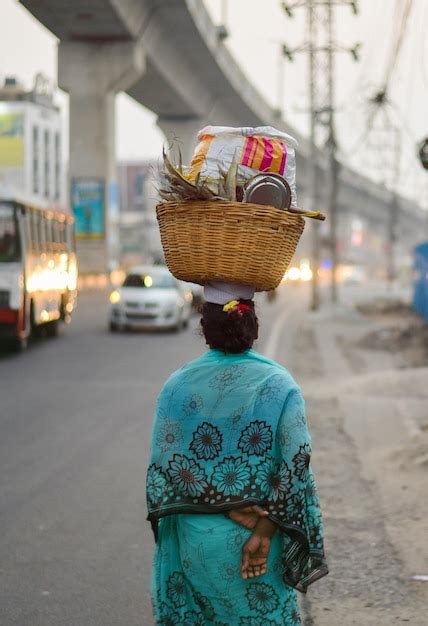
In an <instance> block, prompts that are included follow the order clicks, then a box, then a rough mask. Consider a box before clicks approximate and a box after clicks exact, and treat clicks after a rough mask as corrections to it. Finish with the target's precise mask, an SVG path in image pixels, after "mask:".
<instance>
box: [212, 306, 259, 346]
mask: <svg viewBox="0 0 428 626" xmlns="http://www.w3.org/2000/svg"><path fill="white" fill-rule="evenodd" d="M234 303H235V304H234ZM201 326H202V332H203V334H204V337H205V340H206V342H207V344H208V345H209V347H210V348H214V349H216V350H221V351H222V352H225V353H228V354H238V353H239V352H244V350H248V349H249V348H251V347H252V346H253V343H254V341H255V340H256V339H257V337H258V331H259V322H258V319H257V316H256V313H255V310H254V302H253V301H252V300H239V301H233V302H232V303H229V304H227V305H225V306H223V305H222V304H213V303H212V302H205V304H204V305H203V307H202V319H201Z"/></svg>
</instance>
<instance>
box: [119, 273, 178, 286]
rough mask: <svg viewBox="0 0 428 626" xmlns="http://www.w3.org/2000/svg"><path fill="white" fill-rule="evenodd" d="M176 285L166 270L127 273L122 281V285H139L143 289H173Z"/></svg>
mask: <svg viewBox="0 0 428 626" xmlns="http://www.w3.org/2000/svg"><path fill="white" fill-rule="evenodd" d="M176 286H177V285H176V282H175V279H174V278H173V277H172V276H171V274H167V273H166V272H162V273H161V272H153V273H147V274H128V276H127V277H126V278H125V282H124V283H123V287H141V288H143V289H149V288H152V289H153V288H155V289H173V288H174V287H176Z"/></svg>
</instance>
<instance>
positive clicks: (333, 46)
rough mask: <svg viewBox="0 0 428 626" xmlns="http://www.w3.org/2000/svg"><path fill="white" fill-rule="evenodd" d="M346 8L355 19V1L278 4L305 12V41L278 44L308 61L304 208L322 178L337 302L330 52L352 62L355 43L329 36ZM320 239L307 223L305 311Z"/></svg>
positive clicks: (315, 285) (315, 294) (314, 305)
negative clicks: (338, 11)
mask: <svg viewBox="0 0 428 626" xmlns="http://www.w3.org/2000/svg"><path fill="white" fill-rule="evenodd" d="M338 6H350V7H351V8H352V10H353V12H354V14H355V15H356V14H357V12H358V7H357V2H356V0H295V1H294V2H282V8H283V9H284V11H285V13H286V14H287V15H288V16H289V17H293V11H294V9H297V8H305V9H306V10H307V22H308V33H309V40H308V41H307V42H305V43H303V45H301V46H299V47H297V48H295V49H290V48H288V47H287V46H285V45H284V46H283V49H284V51H285V56H287V57H288V58H289V59H290V60H293V56H294V54H295V53H296V52H306V53H308V57H309V107H310V155H309V159H310V163H309V175H308V186H309V194H308V195H309V203H310V206H309V207H308V208H309V209H310V210H316V209H317V206H316V205H317V203H318V202H319V194H318V189H319V188H320V187H321V185H320V184H319V177H320V176H321V175H322V174H325V173H327V175H328V190H329V193H328V203H329V220H330V237H329V247H330V254H331V264H332V268H331V299H332V301H333V302H336V301H337V282H336V273H337V272H336V270H337V264H338V258H337V190H338V173H339V164H338V162H337V158H336V153H337V143H336V133H335V123H334V109H335V104H334V100H335V89H334V88H335V72H334V69H335V68H334V59H335V54H336V53H337V52H341V51H347V52H350V53H351V54H352V57H353V58H354V60H358V49H359V44H357V45H356V46H354V47H353V48H351V49H349V48H343V47H341V46H339V45H337V43H336V41H335V36H334V8H335V7H338ZM320 146H324V147H325V148H326V150H327V155H328V158H327V171H326V172H325V168H323V167H322V164H321V163H319V147H320ZM323 170H324V171H323ZM320 256H321V241H320V232H319V224H318V223H317V224H315V223H314V224H312V272H313V273H312V296H311V305H310V307H311V309H312V310H313V311H316V310H317V309H318V308H319V306H320V295H319V281H318V270H319V267H320Z"/></svg>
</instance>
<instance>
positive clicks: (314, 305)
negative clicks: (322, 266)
mask: <svg viewBox="0 0 428 626" xmlns="http://www.w3.org/2000/svg"><path fill="white" fill-rule="evenodd" d="M307 9H308V31H309V46H308V52H309V107H310V116H311V122H310V157H309V176H308V183H309V184H308V186H309V210H311V211H315V210H316V204H317V146H316V127H317V102H316V82H315V81H316V76H315V69H316V68H315V43H316V32H315V30H316V22H315V6H314V0H308V4H307ZM319 258H320V233H319V224H318V222H317V221H316V220H313V222H312V295H311V305H310V307H311V310H312V311H316V310H318V308H319V304H320V298H319V284H318V269H319Z"/></svg>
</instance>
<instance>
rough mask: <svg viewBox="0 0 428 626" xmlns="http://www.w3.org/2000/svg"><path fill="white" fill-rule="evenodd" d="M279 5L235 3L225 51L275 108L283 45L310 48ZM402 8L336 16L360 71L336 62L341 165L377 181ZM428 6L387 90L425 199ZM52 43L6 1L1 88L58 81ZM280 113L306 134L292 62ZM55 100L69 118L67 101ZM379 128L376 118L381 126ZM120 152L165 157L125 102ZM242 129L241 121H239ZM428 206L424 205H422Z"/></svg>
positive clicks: (210, 3)
mask: <svg viewBox="0 0 428 626" xmlns="http://www.w3.org/2000/svg"><path fill="white" fill-rule="evenodd" d="M205 4H206V5H207V7H208V9H209V11H210V13H211V15H212V17H213V19H214V21H216V22H219V20H220V16H221V6H222V0H206V2H205ZM280 4H281V3H280V2H279V0H263V3H262V2H259V1H258V0H229V2H228V3H227V25H228V28H229V30H230V33H231V36H230V37H229V39H228V41H227V45H228V46H229V47H230V49H231V51H232V53H233V54H234V56H235V59H236V60H237V61H238V62H239V63H240V64H241V65H242V67H243V69H244V70H245V72H246V73H247V75H248V77H249V80H251V81H252V82H253V83H254V85H255V86H256V87H257V88H258V89H259V90H260V91H262V92H263V94H264V96H265V98H266V99H267V100H268V101H269V102H270V103H271V104H273V105H275V106H277V105H278V87H277V85H278V71H279V70H278V58H279V47H280V43H282V42H286V43H287V44H288V45H289V46H290V47H294V46H298V45H301V44H302V43H304V41H305V31H306V29H305V14H304V11H303V10H302V9H300V10H298V11H296V17H295V18H294V19H293V20H290V19H287V18H286V17H285V15H284V12H283V11H282V9H281V8H280ZM405 4H406V0H360V14H359V16H358V17H354V16H353V15H352V12H351V11H350V9H349V7H340V8H338V9H336V13H335V15H336V31H337V40H338V42H339V43H340V45H342V46H344V47H347V46H350V45H354V44H355V43H356V42H361V43H362V44H363V45H362V50H361V61H360V63H358V64H355V63H353V62H352V61H351V59H350V56H349V54H346V53H340V54H338V56H337V81H336V94H337V106H338V115H337V126H338V136H339V142H340V145H341V146H342V149H343V158H344V159H346V161H347V162H348V163H349V164H351V165H353V166H354V167H356V168H357V169H359V170H360V171H362V172H363V173H366V174H369V175H372V176H374V177H376V176H380V175H381V172H380V170H379V167H375V166H374V164H373V160H375V161H377V162H379V153H377V152H376V150H370V149H369V147H368V144H375V143H379V132H380V131H379V132H377V131H376V132H372V133H370V134H369V135H367V132H366V130H365V129H366V126H367V115H368V99H369V98H370V96H372V95H373V94H374V93H375V92H376V90H379V89H380V88H381V87H382V86H383V82H384V76H385V71H386V67H387V63H388V59H389V57H390V54H391V47H392V42H393V40H394V36H395V29H396V28H397V24H399V18H400V14H401V13H402V11H403V9H404V6H405ZM427 28H428V0H414V2H413V8H412V12H411V14H410V18H409V21H408V26H407V34H406V37H405V39H404V43H403V46H402V50H401V54H400V57H399V60H398V63H397V66H396V69H395V71H394V74H393V76H392V80H391V82H390V85H389V98H390V101H391V103H392V104H391V106H390V107H389V108H388V116H389V118H390V119H391V121H392V122H393V123H394V124H397V123H399V124H400V126H401V127H402V128H403V129H404V130H403V131H402V151H401V155H402V156H401V171H402V177H401V187H402V189H403V190H404V191H405V192H407V193H412V195H413V194H419V197H421V195H422V194H423V193H426V192H427V191H428V172H424V171H423V170H422V168H421V167H420V166H419V165H418V162H417V160H416V157H415V150H416V141H419V140H420V139H421V138H422V137H423V136H425V135H427V134H428V121H427V113H426V112H427V109H428V38H427V37H426V32H427ZM56 45H57V40H56V38H55V37H54V36H53V35H52V34H51V33H49V31H47V30H46V29H45V28H44V27H43V26H41V25H40V24H39V23H38V22H36V21H35V20H34V19H33V18H32V17H31V15H29V14H28V13H27V12H26V11H25V9H23V8H22V6H20V5H19V3H18V2H17V1H16V0H1V1H0V80H1V79H2V78H4V76H6V75H16V76H17V77H19V78H20V79H21V80H22V81H23V82H24V84H25V85H26V86H28V87H29V86H31V84H32V81H33V77H34V75H35V74H36V73H37V72H40V71H42V72H43V73H45V74H47V75H48V76H50V77H51V78H52V79H53V80H56ZM282 72H283V79H284V85H285V87H284V99H283V102H282V107H283V110H284V113H285V115H286V118H287V119H288V120H289V122H290V124H292V125H293V126H295V127H297V128H298V129H299V130H301V131H302V132H307V124H308V115H307V59H306V55H304V54H298V55H296V60H295V62H294V63H293V64H290V63H284V64H283V68H282ZM58 100H59V102H60V103H61V105H62V107H63V108H64V115H65V116H66V114H67V97H66V96H65V94H59V95H58ZM379 119H380V118H379ZM117 121H118V124H117V152H118V157H119V158H120V159H139V158H146V157H153V156H156V157H157V156H159V154H160V150H161V146H162V141H163V137H162V134H161V133H160V131H159V130H158V129H157V127H156V124H155V116H154V115H153V114H152V113H150V112H149V111H147V110H146V109H144V108H143V107H141V105H139V104H137V103H135V102H133V101H132V100H131V99H130V98H128V97H127V96H126V95H124V94H121V95H119V96H118V99H117ZM243 123H244V124H245V120H243ZM425 200H426V201H427V200H428V197H427V198H425Z"/></svg>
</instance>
